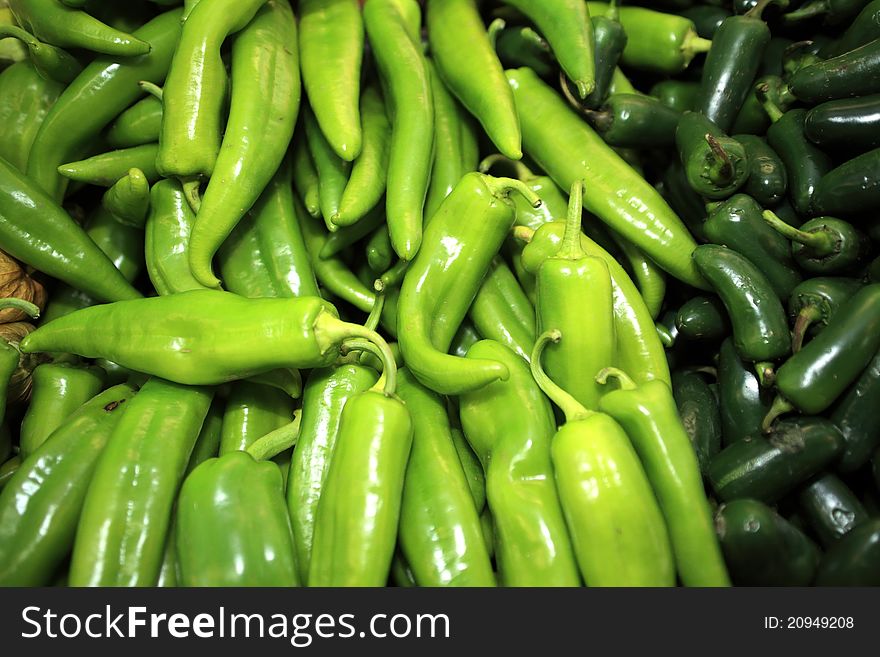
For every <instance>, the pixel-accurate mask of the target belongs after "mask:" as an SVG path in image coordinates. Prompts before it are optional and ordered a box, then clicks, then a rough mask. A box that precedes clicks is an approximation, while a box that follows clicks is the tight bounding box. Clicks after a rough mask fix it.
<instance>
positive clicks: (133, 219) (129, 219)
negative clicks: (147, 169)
mask: <svg viewBox="0 0 880 657" xmlns="http://www.w3.org/2000/svg"><path fill="white" fill-rule="evenodd" d="M101 205H103V206H104V209H105V210H107V211H108V212H109V213H110V214H111V215H113V218H114V219H116V220H117V221H118V222H119V223H121V224H123V225H125V226H131V227H133V228H143V227H144V223H145V222H146V220H147V212H149V209H150V183H149V182H148V181H147V178H146V176H145V175H144V172H143V171H141V170H140V169H129V171H128V173H126V174H125V176H123V177H122V178H120V179H119V180H117V181H116V182H115V183H113V186H112V187H110V189H108V190H107V191H106V192H104V196H103V197H102V198H101Z"/></svg>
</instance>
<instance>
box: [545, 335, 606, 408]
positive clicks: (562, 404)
mask: <svg viewBox="0 0 880 657" xmlns="http://www.w3.org/2000/svg"><path fill="white" fill-rule="evenodd" d="M560 340H562V332H561V331H559V329H551V330H549V331H544V332H543V333H542V334H541V335H539V336H538V339H537V341H536V342H535V347H534V348H533V349H532V359H531V362H530V363H529V367H530V368H531V370H532V377H533V378H534V379H535V383H537V384H538V387H539V388H541V390H543V391H544V394H545V395H547V396H548V397H549V398H550V400H551V401H552V402H553V403H554V404H556V405H557V406H558V407H559V408H560V409H561V410H562V412H563V413H564V414H565V420H566V422H574V421H575V420H583V419H584V418H587V417H589V416H591V415H593V411H590V410H587V408H586V407H584V405H583V404H581V403H580V402H579V401H578V400H577V399H575V398H574V397H572V396H571V395H570V394H569V393H567V392H566V391H565V390H563V389H562V388H560V387H559V386H558V385H557V384H556V383H555V382H554V381H553V380H552V379H551V378H550V377H549V376H547V373H546V372H544V368H543V367H542V366H541V354H543V353H544V347H546V346H547V343H548V342H552V343H553V344H558V343H559V341H560Z"/></svg>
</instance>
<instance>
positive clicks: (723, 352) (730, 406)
mask: <svg viewBox="0 0 880 657" xmlns="http://www.w3.org/2000/svg"><path fill="white" fill-rule="evenodd" d="M718 397H719V410H720V411H721V437H722V440H723V443H724V446H725V447H727V446H728V445H732V444H733V443H735V442H738V441H740V440H742V439H744V438H746V437H748V436H756V435H758V433H760V431H761V423H762V422H763V421H764V417H765V416H766V415H767V411H768V410H770V401H771V400H769V399H767V398H766V395H763V394H762V391H761V384H760V383H759V382H758V377H757V376H756V375H755V372H754V371H753V369H752V368H750V367H747V366H746V364H745V363H744V362H743V361H742V360H741V359H740V356H739V354H738V353H737V351H736V347H734V344H733V339H731V338H727V339H726V340H724V342H722V343H721V348H720V350H719V355H718Z"/></svg>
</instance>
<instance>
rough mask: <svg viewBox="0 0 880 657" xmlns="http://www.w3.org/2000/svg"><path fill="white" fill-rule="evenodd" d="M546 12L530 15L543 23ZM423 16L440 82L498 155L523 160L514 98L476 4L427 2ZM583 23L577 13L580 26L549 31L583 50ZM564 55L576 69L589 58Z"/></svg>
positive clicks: (585, 25) (581, 53) (575, 52)
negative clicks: (573, 38) (572, 37)
mask: <svg viewBox="0 0 880 657" xmlns="http://www.w3.org/2000/svg"><path fill="white" fill-rule="evenodd" d="M568 4H574V3H568ZM548 9H549V8H544V7H537V6H535V7H534V8H533V11H532V12H531V13H532V14H540V15H541V18H542V19H545V18H548V16H547V14H548V13H549V11H548ZM551 11H552V9H551ZM426 14H427V15H426V20H425V22H426V25H427V28H428V41H429V43H430V45H431V52H432V54H433V57H434V61H435V63H436V65H437V71H438V72H439V74H440V77H441V78H442V79H443V81H444V82H445V83H446V85H447V87H449V89H450V90H451V91H452V93H453V94H455V96H456V97H457V98H458V99H459V100H460V101H461V104H462V105H464V107H465V108H466V109H467V110H468V111H469V112H470V113H471V114H473V115H474V116H475V117H476V118H477V120H479V122H480V124H481V125H482V126H483V129H484V130H485V131H486V134H487V135H489V138H490V139H491V140H492V143H494V144H495V146H496V147H497V148H498V150H499V151H501V152H502V153H503V154H504V155H506V156H507V157H510V158H513V159H514V160H518V159H519V158H520V157H522V146H521V136H520V127H519V120H518V118H517V112H516V106H515V104H514V100H513V94H512V93H511V92H510V87H508V86H507V83H506V81H505V79H504V69H502V68H501V62H499V61H498V56H497V55H496V54H495V51H494V50H493V49H492V44H491V43H490V42H489V39H488V37H487V35H486V29H485V27H484V26H483V21H482V19H481V18H480V14H479V12H478V10H477V6H476V2H474V0H441V1H439V2H438V1H436V0H431V1H430V2H428V3H427V12H426ZM587 18H588V17H587V16H586V11H585V10H582V21H581V22H580V23H576V22H574V23H568V24H560V25H559V26H558V29H557V30H554V37H557V38H559V37H560V36H561V31H562V30H566V31H569V32H573V33H575V34H577V35H579V37H580V38H582V39H583V43H582V45H583V46H584V47H586V46H587V45H588V43H587V40H586V36H585V34H586V33H587V29H588V22H587ZM542 22H543V20H542ZM545 36H547V35H546V34H545ZM591 47H592V46H590V48H591ZM566 53H567V54H571V55H573V56H574V57H576V58H579V59H580V60H581V62H580V65H581V67H583V65H584V62H583V60H584V58H586V57H588V55H587V54H586V53H587V50H586V49H584V50H580V51H579V50H578V49H571V50H568V49H567V50H566ZM584 82H585V83H586V82H588V80H584ZM587 91H589V89H587Z"/></svg>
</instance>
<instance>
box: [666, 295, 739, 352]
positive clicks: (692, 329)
mask: <svg viewBox="0 0 880 657" xmlns="http://www.w3.org/2000/svg"><path fill="white" fill-rule="evenodd" d="M675 328H676V329H677V330H678V333H679V335H681V336H682V337H683V338H685V339H687V340H695V341H696V340H708V341H714V340H722V339H723V338H725V337H727V336H728V335H729V334H730V322H729V321H728V320H727V311H726V310H725V309H724V305H723V304H722V303H721V301H720V300H719V299H718V298H717V297H703V296H697V297H692V298H691V299H688V300H687V301H686V302H685V303H683V304H682V305H681V307H680V308H679V309H678V312H677V313H676V314H675Z"/></svg>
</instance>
